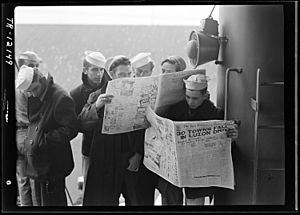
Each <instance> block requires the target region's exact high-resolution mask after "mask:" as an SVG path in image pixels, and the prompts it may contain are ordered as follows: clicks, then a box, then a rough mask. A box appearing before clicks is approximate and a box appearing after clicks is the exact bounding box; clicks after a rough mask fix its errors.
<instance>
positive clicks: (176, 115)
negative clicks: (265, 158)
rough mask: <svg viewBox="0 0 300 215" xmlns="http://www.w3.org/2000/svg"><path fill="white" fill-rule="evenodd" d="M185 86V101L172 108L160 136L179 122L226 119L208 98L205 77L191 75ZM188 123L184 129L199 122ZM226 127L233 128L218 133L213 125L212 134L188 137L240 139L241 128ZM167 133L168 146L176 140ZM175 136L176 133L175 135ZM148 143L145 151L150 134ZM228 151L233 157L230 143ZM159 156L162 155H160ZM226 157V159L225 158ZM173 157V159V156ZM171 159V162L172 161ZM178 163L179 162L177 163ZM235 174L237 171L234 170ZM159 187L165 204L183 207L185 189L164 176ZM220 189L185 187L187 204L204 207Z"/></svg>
mask: <svg viewBox="0 0 300 215" xmlns="http://www.w3.org/2000/svg"><path fill="white" fill-rule="evenodd" d="M184 83H185V100H183V101H180V102H178V103H176V104H174V105H172V106H170V108H169V109H168V111H167V112H166V114H165V115H164V117H166V118H168V119H170V120H168V121H169V122H168V121H167V122H166V123H165V126H164V130H157V131H156V132H157V133H161V134H162V133H163V132H165V130H168V129H169V128H170V127H172V126H173V127H175V126H174V124H176V125H177V127H180V125H179V124H180V122H178V121H208V120H212V121H211V123H210V124H209V122H210V121H208V125H213V123H218V122H217V121H216V120H221V119H223V111H221V110H220V109H218V108H217V107H216V106H215V105H214V104H213V103H212V102H211V101H210V100H209V99H208V98H207V97H208V94H207V78H206V76H205V75H203V74H196V75H191V76H190V77H189V78H188V79H187V80H184ZM153 113H154V112H153ZM160 118H161V117H160ZM161 119H164V118H161ZM161 119H160V121H161ZM165 120H167V119H165ZM171 120H173V121H174V122H172V121H171ZM213 120H215V121H216V122H213ZM150 123H151V122H150ZM170 123H172V124H170ZM181 123H182V122H181ZM223 123H226V122H224V121H223ZM151 124H152V123H151ZM162 124H163V123H161V125H162ZM167 124H168V125H167ZM186 124H187V125H182V128H184V126H186V127H187V126H188V125H192V126H195V125H196V122H194V124H192V123H191V122H188V123H186ZM170 125H171V126H170ZM224 125H225V126H227V125H229V126H227V128H226V129H222V126H220V127H219V128H220V129H217V130H215V129H214V128H213V126H211V128H213V129H212V130H211V132H210V131H201V132H197V133H192V130H190V131H191V132H188V134H187V135H188V136H189V138H190V139H192V138H195V135H196V136H198V138H200V137H199V136H205V135H207V134H209V135H210V133H212V135H211V138H215V136H216V135H217V134H216V133H218V132H220V133H221V132H223V134H224V135H225V136H226V135H227V137H228V140H229V143H230V139H229V138H231V140H235V139H236V138H237V137H238V130H237V126H236V125H235V124H233V123H232V124H231V125H230V123H229V124H224ZM158 127H159V126H158ZM168 127H169V128H168ZM169 130H170V129H169ZM173 131H175V128H174V129H173ZM187 131H188V130H187ZM165 133H168V135H165V137H166V138H165V140H166V141H165V142H164V144H169V142H168V141H167V140H168V139H174V140H175V137H171V136H172V135H170V134H169V133H172V132H165ZM173 133H175V132H173ZM209 135H208V136H209ZM214 135H215V136H214ZM158 136H159V135H158ZM173 136H175V135H173ZM227 137H226V138H227ZM183 138H185V137H183ZM201 138H202V140H205V139H204V138H205V137H201ZM150 139H151V138H150ZM154 139H155V137H152V140H151V141H155V140H154ZM223 139H224V138H223ZM148 140H149V139H148ZM227 142H228V141H227ZM227 142H225V143H227ZM145 144H146V146H145V148H147V144H148V143H147V134H146V143H145ZM196 144H197V143H196ZM148 145H149V144H148ZM206 145H207V144H206ZM216 145H217V144H216ZM205 147H207V148H208V147H210V146H205ZM217 147H219V146H217ZM217 147H215V148H216V151H218V148H217ZM173 148H174V147H173ZM226 149H227V155H228V154H230V146H229V144H227V146H226ZM228 149H229V150H228ZM176 150H177V149H176ZM174 151H175V149H172V150H170V153H169V154H172V153H173V152H174ZM228 152H229V153H228ZM175 153H177V152H175ZM175 153H174V154H175ZM193 153H196V152H191V154H193ZM157 155H159V156H161V155H160V154H159V153H158V154H157ZM159 156H158V157H159ZM178 156H180V155H178ZM213 156H216V154H213V153H212V154H211V157H213ZM230 156H231V155H230ZM156 157H157V156H156ZM224 157H226V156H224ZM228 157H229V156H228ZM170 158H171V159H172V157H170ZM170 158H169V160H170ZM230 158H231V157H230ZM146 159H147V158H146ZM152 159H153V157H152ZM160 159H161V158H158V160H160ZM177 159H178V158H177ZM217 159H219V158H218V156H217ZM153 160H155V157H154V159H153ZM167 160H168V159H167ZM169 160H168V162H170V161H169ZM228 160H229V159H227V162H228V163H230V162H229V161H228ZM175 162H177V161H176V160H175ZM203 162H206V160H205V161H203ZM144 163H145V160H144ZM146 163H147V161H146ZM158 165H165V164H163V163H160V164H158ZM188 165H194V164H192V163H191V164H188ZM195 165H198V166H199V165H202V164H201V163H196V164H195ZM201 167H202V166H201ZM160 168H162V167H161V166H160ZM174 168H176V165H175V166H174ZM199 168H200V167H199ZM169 169H172V168H169ZM201 171H203V170H201ZM231 172H233V171H231ZM232 181H233V180H232ZM158 186H159V189H160V192H161V194H162V203H163V205H182V204H183V194H182V188H181V187H178V186H175V185H173V184H172V183H170V182H168V181H166V180H165V179H163V178H162V177H161V178H160V179H159V185H158ZM216 189H221V188H218V187H216V186H207V187H195V186H194V187H185V193H186V203H187V205H203V204H204V197H205V196H212V195H213V194H214V192H215V190H216Z"/></svg>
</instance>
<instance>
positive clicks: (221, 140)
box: [143, 108, 234, 189]
mask: <svg viewBox="0 0 300 215" xmlns="http://www.w3.org/2000/svg"><path fill="white" fill-rule="evenodd" d="M147 119H148V121H149V122H150V124H151V127H149V128H147V129H146V134H145V155H144V161H143V163H144V165H145V166H146V167H147V168H148V169H149V170H151V171H153V172H154V173H156V174H158V175H159V176H160V177H162V178H164V179H165V180H167V181H169V182H170V183H172V184H174V185H175V186H178V187H209V186H217V187H224V188H229V189H234V173H233V163H232V157H231V139H230V138H227V135H226V131H227V130H228V128H229V127H232V126H233V124H234V122H233V121H225V120H210V121H184V122H175V121H172V120H169V119H166V118H163V117H160V116H158V115H156V114H155V113H154V111H153V110H151V108H148V109H147Z"/></svg>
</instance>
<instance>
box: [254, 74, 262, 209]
mask: <svg viewBox="0 0 300 215" xmlns="http://www.w3.org/2000/svg"><path fill="white" fill-rule="evenodd" d="M259 85H260V68H258V69H257V76H256V95H255V96H256V99H255V102H256V109H255V121H254V161H253V196H252V204H256V197H257V174H258V142H257V138H258V135H257V132H258V131H257V129H258V116H259V115H258V113H259ZM252 103H253V100H252Z"/></svg>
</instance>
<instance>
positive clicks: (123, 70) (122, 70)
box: [114, 65, 132, 79]
mask: <svg viewBox="0 0 300 215" xmlns="http://www.w3.org/2000/svg"><path fill="white" fill-rule="evenodd" d="M131 72H132V71H131V67H130V65H119V66H117V67H116V68H115V69H114V76H115V77H114V78H115V79H117V78H127V77H130V75H131Z"/></svg>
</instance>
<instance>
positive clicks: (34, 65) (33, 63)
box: [24, 60, 40, 68]
mask: <svg viewBox="0 0 300 215" xmlns="http://www.w3.org/2000/svg"><path fill="white" fill-rule="evenodd" d="M24 65H26V66H29V67H31V68H39V66H40V65H39V63H38V62H36V61H35V60H24Z"/></svg>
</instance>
